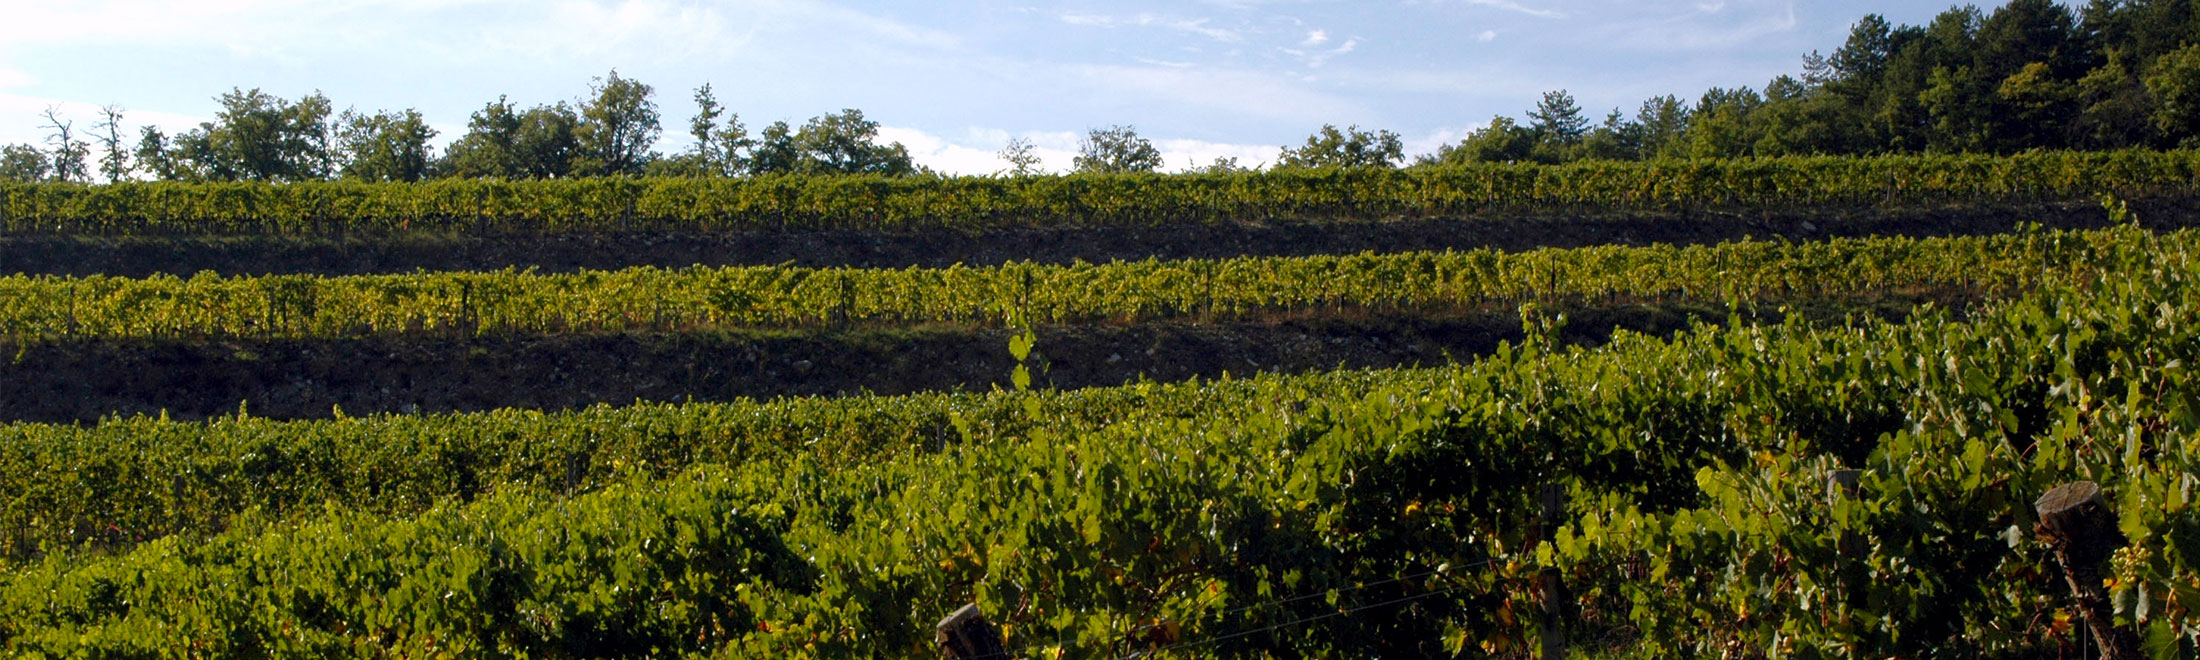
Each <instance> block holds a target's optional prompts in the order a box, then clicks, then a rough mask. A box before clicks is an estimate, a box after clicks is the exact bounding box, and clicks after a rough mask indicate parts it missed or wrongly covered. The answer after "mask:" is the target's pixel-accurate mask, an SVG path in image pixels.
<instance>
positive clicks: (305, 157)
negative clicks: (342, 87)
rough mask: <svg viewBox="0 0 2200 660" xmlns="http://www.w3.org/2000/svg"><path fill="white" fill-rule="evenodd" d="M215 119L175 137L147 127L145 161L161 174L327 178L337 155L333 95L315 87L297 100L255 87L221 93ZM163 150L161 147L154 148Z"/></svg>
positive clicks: (198, 177) (142, 150) (194, 177)
mask: <svg viewBox="0 0 2200 660" xmlns="http://www.w3.org/2000/svg"><path fill="white" fill-rule="evenodd" d="M217 100H218V101H220V102H221V104H222V109H221V111H220V112H218V113H216V114H215V120H214V121H212V122H206V123H201V124H199V127H198V128H197V129H194V130H192V131H190V132H188V133H185V134H183V135H179V136H176V138H175V139H174V140H173V141H170V140H168V139H167V137H166V136H165V135H162V134H160V132H159V131H157V130H155V131H148V132H146V133H145V134H144V135H143V139H141V140H140V141H139V143H138V147H139V148H138V158H139V162H140V163H148V164H151V166H152V167H153V168H154V169H155V171H156V172H159V173H162V178H180V179H188V180H216V181H234V180H238V179H250V180H255V181H306V180H313V179H322V178H327V177H328V175H329V174H330V171H331V169H332V168H331V165H332V163H333V161H334V159H335V158H334V157H335V150H334V149H333V148H332V147H331V144H330V142H331V135H330V134H331V131H330V130H329V126H328V118H329V114H330V107H331V106H330V104H329V100H328V97H326V96H322V95H321V94H320V93H318V92H316V93H314V94H313V95H312V96H308V97H305V98H302V99H299V100H298V102H296V103H291V102H289V101H285V100H283V99H281V98H278V97H275V96H272V95H269V94H267V93H265V92H261V91H260V90H257V89H254V90H251V91H244V90H238V89H232V90H230V92H229V93H227V94H223V95H222V96H220V97H219V98H218V99H217ZM150 150H158V151H159V152H160V153H157V154H156V153H151V151H150Z"/></svg>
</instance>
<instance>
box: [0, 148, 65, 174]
mask: <svg viewBox="0 0 2200 660" xmlns="http://www.w3.org/2000/svg"><path fill="white" fill-rule="evenodd" d="M52 169H53V163H52V162H51V161H48V160H46V153H45V152H43V151H39V150H38V147H35V146H32V145H28V144H11V145H8V146H6V147H4V148H0V181H15V182H19V183H38V182H41V181H45V180H46V179H47V176H48V175H47V173H48V172H49V171H51V170H52Z"/></svg>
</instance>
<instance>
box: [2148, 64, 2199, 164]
mask: <svg viewBox="0 0 2200 660" xmlns="http://www.w3.org/2000/svg"><path fill="white" fill-rule="evenodd" d="M2146 85H2147V91H2148V92H2150V93H2152V94H2153V95H2154V98H2155V99H2156V102H2157V103H2158V105H2156V107H2155V110H2154V126H2155V128H2156V129H2158V130H2160V131H2161V134H2162V137H2163V139H2166V140H2170V141H2173V142H2176V143H2177V144H2180V145H2182V146H2185V147H2200V44H2195V45H2191V46H2186V47H2184V48H2180V49H2178V50H2176V51H2173V52H2171V53H2169V54H2167V55H2163V56H2162V57H2161V59H2158V60H2155V62H2154V71H2153V72H2152V73H2149V74H2147V77H2146Z"/></svg>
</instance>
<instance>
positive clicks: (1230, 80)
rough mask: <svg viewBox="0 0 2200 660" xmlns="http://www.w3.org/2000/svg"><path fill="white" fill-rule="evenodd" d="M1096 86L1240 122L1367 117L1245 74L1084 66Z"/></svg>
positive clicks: (1301, 89)
mask: <svg viewBox="0 0 2200 660" xmlns="http://www.w3.org/2000/svg"><path fill="white" fill-rule="evenodd" d="M1077 71H1078V73H1079V75H1081V76H1082V77H1083V78H1085V79H1086V80H1089V81H1091V82H1093V83H1096V84H1100V85H1103V86H1106V87H1111V88H1114V89H1116V90H1120V91H1123V92H1129V93H1133V94H1137V95H1141V96H1146V97H1149V98H1150V99H1151V100H1153V101H1156V102H1161V103H1167V104H1188V105H1194V106H1202V107H1206V108H1210V109H1217V110H1223V111H1226V112H1230V113H1235V114H1238V115H1241V116H1252V117H1262V118H1267V119H1274V120H1281V121H1287V122H1291V123H1298V124H1319V123H1321V122H1323V121H1332V122H1334V121H1336V120H1337V119H1336V118H1338V117H1357V116H1361V115H1363V114H1365V113H1364V112H1363V109H1362V108H1361V106H1360V104H1359V103H1357V102H1354V101H1350V100H1346V99H1344V98H1340V97H1336V96H1331V95H1329V94H1326V93H1322V92H1319V91H1316V90H1313V89H1310V88H1309V87H1308V86H1307V85H1305V84H1304V83H1301V82H1300V81H1297V80H1294V79H1292V78H1289V77H1286V76H1283V75H1279V74H1272V73H1265V72H1258V71H1245V70H1208V69H1173V68H1151V67H1129V66H1085V67H1080V68H1078V69H1077Z"/></svg>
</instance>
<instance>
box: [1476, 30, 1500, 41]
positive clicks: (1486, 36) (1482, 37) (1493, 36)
mask: <svg viewBox="0 0 2200 660" xmlns="http://www.w3.org/2000/svg"><path fill="white" fill-rule="evenodd" d="M1474 40H1475V41H1480V42H1483V43H1489V42H1492V41H1496V40H1497V31H1496V30H1483V31H1482V33H1481V34H1477V35H1474Z"/></svg>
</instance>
